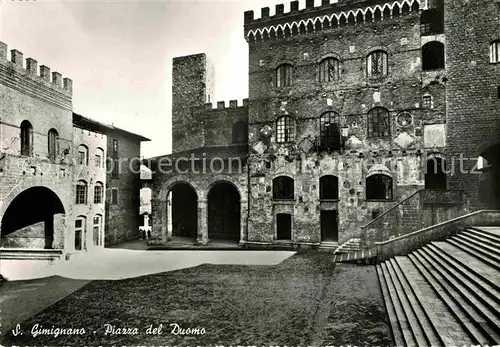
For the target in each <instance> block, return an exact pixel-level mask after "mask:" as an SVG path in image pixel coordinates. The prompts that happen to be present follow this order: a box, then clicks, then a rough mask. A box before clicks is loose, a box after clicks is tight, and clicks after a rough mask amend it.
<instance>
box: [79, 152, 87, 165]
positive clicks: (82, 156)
mask: <svg viewBox="0 0 500 347" xmlns="http://www.w3.org/2000/svg"><path fill="white" fill-rule="evenodd" d="M86 161H87V160H86V153H85V152H78V164H80V165H85V164H86Z"/></svg>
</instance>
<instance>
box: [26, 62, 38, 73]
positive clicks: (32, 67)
mask: <svg viewBox="0 0 500 347" xmlns="http://www.w3.org/2000/svg"><path fill="white" fill-rule="evenodd" d="M26 70H28V73H29V74H30V75H34V76H36V75H37V73H38V63H37V61H36V60H35V59H33V58H28V59H26Z"/></svg>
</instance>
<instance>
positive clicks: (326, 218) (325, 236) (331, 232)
mask: <svg viewBox="0 0 500 347" xmlns="http://www.w3.org/2000/svg"><path fill="white" fill-rule="evenodd" d="M320 219H321V241H330V242H337V241H338V240H339V227H338V212H337V211H335V210H333V211H321V215H320Z"/></svg>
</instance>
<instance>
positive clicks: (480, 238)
mask: <svg viewBox="0 0 500 347" xmlns="http://www.w3.org/2000/svg"><path fill="white" fill-rule="evenodd" d="M459 235H463V236H466V237H467V238H470V239H471V240H474V241H477V242H480V243H482V244H484V245H486V246H487V247H490V248H493V249H494V250H498V249H499V247H500V241H497V240H493V239H491V238H489V237H487V236H484V235H483V234H481V233H476V232H475V231H473V230H465V231H462V232H460V234H459Z"/></svg>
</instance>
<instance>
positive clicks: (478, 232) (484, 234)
mask: <svg viewBox="0 0 500 347" xmlns="http://www.w3.org/2000/svg"><path fill="white" fill-rule="evenodd" d="M466 231H467V233H470V234H474V235H477V236H480V237H483V238H486V239H488V240H490V241H492V242H495V243H496V244H500V235H499V236H496V235H493V234H490V233H487V232H484V231H482V230H478V229H473V228H469V229H467V230H466Z"/></svg>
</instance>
